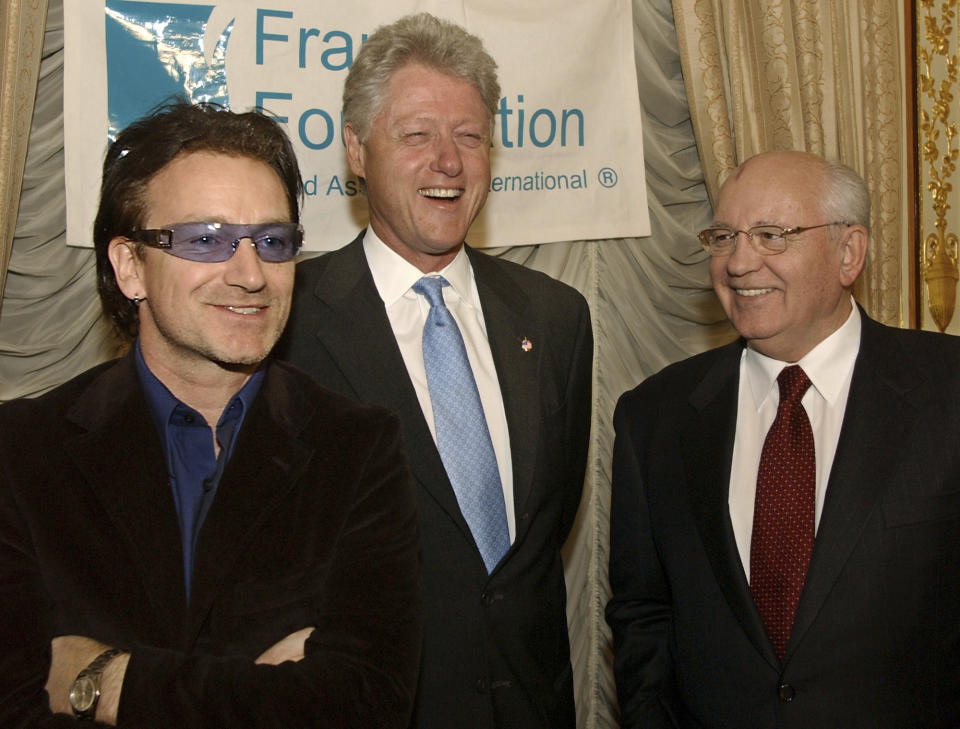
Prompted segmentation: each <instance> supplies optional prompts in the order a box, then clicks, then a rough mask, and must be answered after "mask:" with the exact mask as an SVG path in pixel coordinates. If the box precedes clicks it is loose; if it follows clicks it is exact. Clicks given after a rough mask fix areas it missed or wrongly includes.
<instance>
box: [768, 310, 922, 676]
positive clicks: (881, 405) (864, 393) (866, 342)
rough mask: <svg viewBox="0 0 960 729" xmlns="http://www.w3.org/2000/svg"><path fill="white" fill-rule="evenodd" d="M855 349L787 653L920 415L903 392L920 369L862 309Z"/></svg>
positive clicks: (846, 554) (900, 460) (835, 573)
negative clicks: (906, 363)
mask: <svg viewBox="0 0 960 729" xmlns="http://www.w3.org/2000/svg"><path fill="white" fill-rule="evenodd" d="M861 317H862V325H863V328H862V333H861V343H860V352H859V354H858V356H857V362H856V365H855V367H854V371H853V379H852V381H851V384H850V395H849V398H848V400H847V409H846V412H845V413H844V419H843V427H842V429H841V432H840V440H839V443H838V444H837V452H836V455H835V457H834V460H833V467H832V469H831V471H830V480H829V483H828V485H827V491H826V496H825V500H824V505H823V513H822V515H821V517H820V525H819V528H818V530H817V536H816V539H815V540H814V546H813V554H812V555H811V557H810V567H809V569H808V570H807V579H806V583H805V584H804V588H803V592H802V594H801V595H800V602H799V604H798V605H797V612H796V616H795V618H794V623H793V630H792V631H791V634H790V642H789V644H788V645H787V654H786V658H789V656H790V654H791V652H792V650H793V648H794V647H795V646H796V644H797V643H798V642H799V641H800V640H802V639H803V636H804V633H805V632H806V631H807V630H808V629H809V627H810V625H811V624H812V623H813V621H814V619H815V618H816V616H817V613H818V612H819V611H820V609H821V607H822V606H823V603H824V601H825V600H826V598H827V596H828V595H829V593H830V590H831V589H832V587H833V585H834V583H835V582H836V580H837V578H838V577H839V575H840V572H841V570H842V569H843V567H844V565H845V564H846V562H847V560H848V559H849V557H850V554H851V552H852V551H853V549H854V547H855V546H856V544H857V543H858V542H859V541H860V539H861V536H862V533H863V529H864V527H865V525H866V523H867V521H868V520H869V519H870V517H871V514H872V513H873V511H874V509H875V508H876V504H877V500H878V498H879V495H880V493H881V490H882V487H883V484H885V483H887V482H888V481H889V479H890V478H891V474H894V473H896V472H897V470H898V468H899V464H900V463H903V462H905V461H909V458H908V457H905V456H904V454H903V453H902V451H901V447H902V445H901V444H903V443H905V442H906V434H907V433H908V432H909V430H910V429H911V427H912V425H913V423H914V421H915V420H916V418H917V417H918V415H919V413H918V412H917V410H916V408H915V407H914V406H913V405H912V404H911V402H910V396H909V392H910V391H911V390H912V389H914V388H915V387H917V386H919V385H920V384H922V377H923V375H922V372H919V371H915V370H911V369H908V368H907V367H904V366H903V364H902V363H903V362H904V361H905V357H904V356H903V355H902V354H901V353H900V352H898V351H897V349H896V347H897V346H898V345H897V342H896V341H895V340H893V339H892V338H890V337H885V336H884V332H883V329H882V327H881V326H880V325H879V324H877V323H875V322H873V321H871V320H870V319H868V318H867V317H866V315H865V314H862V312H861Z"/></svg>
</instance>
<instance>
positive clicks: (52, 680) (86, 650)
mask: <svg viewBox="0 0 960 729" xmlns="http://www.w3.org/2000/svg"><path fill="white" fill-rule="evenodd" d="M313 631H314V628H313V627H312V626H311V627H309V628H303V629H301V630H298V631H296V632H295V633H291V634H290V635H288V636H287V637H285V638H283V639H282V640H280V641H278V642H276V643H274V644H273V645H272V646H270V647H269V648H267V650H265V651H264V652H263V653H261V654H260V656H259V657H258V658H257V659H256V661H254V663H257V664H266V665H270V666H276V665H279V664H281V663H283V662H284V661H301V660H303V654H304V644H305V643H306V640H307V638H308V637H309V636H310V634H311V633H312V632H313ZM111 647H112V646H108V645H106V644H105V643H100V642H99V641H95V640H93V639H92V638H86V637H84V636H82V635H62V636H59V637H57V638H54V639H53V641H52V642H51V644H50V649H51V658H50V675H49V676H48V677H47V685H46V687H45V688H46V690H47V695H48V696H49V697H50V711H52V712H53V713H55V714H69V713H71V709H70V702H69V700H68V698H67V697H68V694H69V691H70V686H71V684H72V683H73V680H74V679H75V678H76V677H77V674H79V673H80V671H82V670H83V669H84V668H85V667H86V666H88V665H90V663H91V662H92V661H93V660H94V659H95V658H96V657H97V656H99V655H100V654H101V653H103V652H104V651H105V650H107V649H109V648H111ZM129 662H130V654H128V653H123V654H121V655H118V656H116V657H115V658H114V659H113V660H111V661H110V663H108V664H107V667H106V668H105V669H104V670H103V676H102V678H101V683H100V700H99V701H98V702H97V713H96V720H97V721H98V722H100V723H102V724H109V725H110V726H116V724H117V709H118V707H119V705H120V693H121V690H122V687H123V676H124V674H125V673H126V671H127V664H128V663H129Z"/></svg>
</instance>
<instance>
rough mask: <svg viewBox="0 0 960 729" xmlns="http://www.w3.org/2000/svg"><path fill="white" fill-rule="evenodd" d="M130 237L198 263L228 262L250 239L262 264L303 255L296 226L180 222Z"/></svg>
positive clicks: (285, 224)
mask: <svg viewBox="0 0 960 729" xmlns="http://www.w3.org/2000/svg"><path fill="white" fill-rule="evenodd" d="M127 238H129V239H130V240H132V241H135V242H137V243H143V244H144V245H147V246H150V247H151V248H159V249H161V250H162V251H164V252H165V253H169V254H170V255H172V256H176V257H177V258H184V259H186V260H188V261H196V262H199V263H221V262H223V261H226V260H229V258H230V257H231V256H232V255H233V254H234V253H235V252H236V250H237V246H239V245H240V241H242V240H245V239H247V240H250V241H251V243H252V245H253V247H254V249H255V250H256V251H257V255H258V256H259V257H260V260H261V261H264V262H265V263H284V262H286V261H291V260H293V259H294V258H296V257H297V254H298V253H299V252H300V247H301V246H302V245H303V228H302V227H300V226H299V225H298V224H297V223H253V224H250V225H245V224H240V223H179V224H177V225H172V226H170V227H168V228H150V229H144V230H135V231H133V232H132V233H130V235H128V236H127Z"/></svg>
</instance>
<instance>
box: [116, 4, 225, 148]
mask: <svg viewBox="0 0 960 729" xmlns="http://www.w3.org/2000/svg"><path fill="white" fill-rule="evenodd" d="M214 8H215V6H213V5H185V4H183V3H163V2H157V3H143V2H129V1H128V0H106V6H105V10H106V57H107V115H108V121H109V128H108V134H109V136H110V139H111V140H112V139H114V138H115V137H116V135H117V132H119V131H120V130H121V129H123V128H124V127H125V126H127V124H129V123H130V122H132V121H134V120H135V119H139V118H140V117H142V116H144V115H145V114H146V113H147V112H149V111H150V110H151V109H153V108H154V107H156V106H158V105H159V104H162V103H164V102H166V101H172V100H173V99H174V98H186V99H187V100H188V101H191V102H198V101H212V102H215V103H218V104H221V105H223V106H226V107H228V106H229V101H230V99H229V95H228V93H227V72H226V56H227V41H228V40H229V38H230V33H231V31H232V30H233V23H234V20H233V19H231V20H230V21H229V23H227V25H226V27H224V28H223V29H220V31H219V33H215V32H211V33H208V32H207V30H208V29H207V25H208V23H209V20H210V16H211V14H212V13H213V10H214ZM210 30H211V31H216V30H218V29H210Z"/></svg>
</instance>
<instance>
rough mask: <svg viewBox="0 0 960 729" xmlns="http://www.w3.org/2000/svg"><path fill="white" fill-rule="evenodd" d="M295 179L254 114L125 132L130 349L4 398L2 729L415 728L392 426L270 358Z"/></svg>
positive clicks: (213, 111)
mask: <svg viewBox="0 0 960 729" xmlns="http://www.w3.org/2000/svg"><path fill="white" fill-rule="evenodd" d="M301 191H302V186H301V180H300V173H299V170H298V168H297V164H296V160H295V158H294V154H293V151H292V149H291V147H290V143H289V141H288V140H287V138H286V136H285V135H284V133H283V132H282V131H281V130H280V128H279V127H278V126H277V125H276V124H275V123H274V122H273V121H271V120H269V119H268V118H266V117H264V116H262V115H259V114H256V113H253V112H250V113H246V114H234V113H231V112H229V111H225V110H222V109H218V108H216V107H212V106H203V105H201V106H190V105H188V104H176V105H173V106H170V107H167V108H165V109H163V110H161V111H159V112H158V113H156V114H154V115H151V116H149V117H146V118H145V119H142V120H140V121H138V122H135V123H134V124H133V125H131V126H130V127H128V128H127V129H125V130H124V131H123V132H121V134H120V135H119V137H118V138H117V140H116V142H115V143H114V144H113V145H112V146H111V147H110V149H109V150H108V153H107V157H106V161H105V163H104V171H103V184H102V190H101V202H100V209H99V212H98V215H97V219H96V223H95V230H94V243H95V249H96V259H97V276H98V285H99V290H100V294H101V298H102V301H103V304H104V308H105V310H106V312H107V313H108V314H109V315H110V316H111V317H112V319H113V321H114V323H115V325H116V327H117V330H118V331H119V332H120V333H121V334H122V335H124V336H125V337H126V338H127V339H128V340H130V342H131V345H132V346H131V347H130V351H129V353H128V354H127V355H126V356H125V357H123V358H121V359H119V360H117V361H115V362H110V363H106V364H103V365H101V366H99V367H96V368H94V369H92V370H90V371H88V372H86V373H84V374H82V375H80V376H79V377H77V378H75V379H73V380H72V381H70V382H68V383H66V384H65V385H63V386H61V387H59V388H58V389H56V390H54V391H53V392H51V393H49V394H47V395H45V396H44V397H41V398H39V399H37V400H34V401H26V400H24V401H16V402H13V403H9V404H7V405H5V406H3V407H2V408H0V535H2V537H0V604H2V605H3V609H4V621H3V628H2V630H0V662H2V665H3V669H4V670H3V671H2V672H0V726H25V725H29V726H47V725H51V726H52V725H56V726H66V725H68V724H70V723H72V722H71V718H70V717H71V716H72V717H73V719H74V720H76V721H78V722H82V721H85V720H94V719H95V720H96V721H98V722H103V723H106V724H114V725H117V726H132V727H139V728H141V729H143V728H144V727H161V726H163V727H170V726H184V727H185V726H191V727H206V726H209V727H225V726H257V727H261V726H290V727H306V726H319V725H323V726H338V727H349V726H377V727H403V726H405V725H406V722H407V720H408V717H409V713H410V709H411V706H412V701H413V691H414V684H415V678H416V671H417V665H418V661H419V650H420V648H419V645H420V596H419V575H418V564H417V549H418V534H417V525H416V518H415V505H414V496H413V488H412V483H411V479H410V475H409V472H408V468H407V464H406V461H405V459H404V457H403V455H402V452H401V450H400V430H399V423H398V421H397V419H396V418H395V417H394V416H392V415H390V414H388V413H387V412H386V411H385V410H383V409H381V408H377V407H373V406H361V405H357V404H353V403H350V402H349V401H347V400H345V399H343V398H341V397H339V396H337V395H334V394H333V393H330V392H328V391H326V390H322V389H321V388H319V387H318V386H316V385H315V384H313V383H312V382H311V380H310V379H309V378H307V377H306V375H304V374H303V373H301V372H299V371H297V370H295V369H294V368H292V367H290V366H288V365H286V364H283V363H280V362H275V361H271V360H269V359H268V355H269V354H270V351H271V349H272V348H273V346H274V343H275V342H276V340H277V338H278V337H279V336H280V333H281V332H282V330H283V328H284V325H285V323H286V320H287V315H288V312H289V309H290V301H291V294H292V289H293V280H294V259H295V258H296V256H297V253H298V251H299V249H300V245H301V242H302V239H303V232H302V230H301V228H300V226H299V204H300V198H301ZM44 689H46V693H45V692H44ZM64 715H66V716H64Z"/></svg>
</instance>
